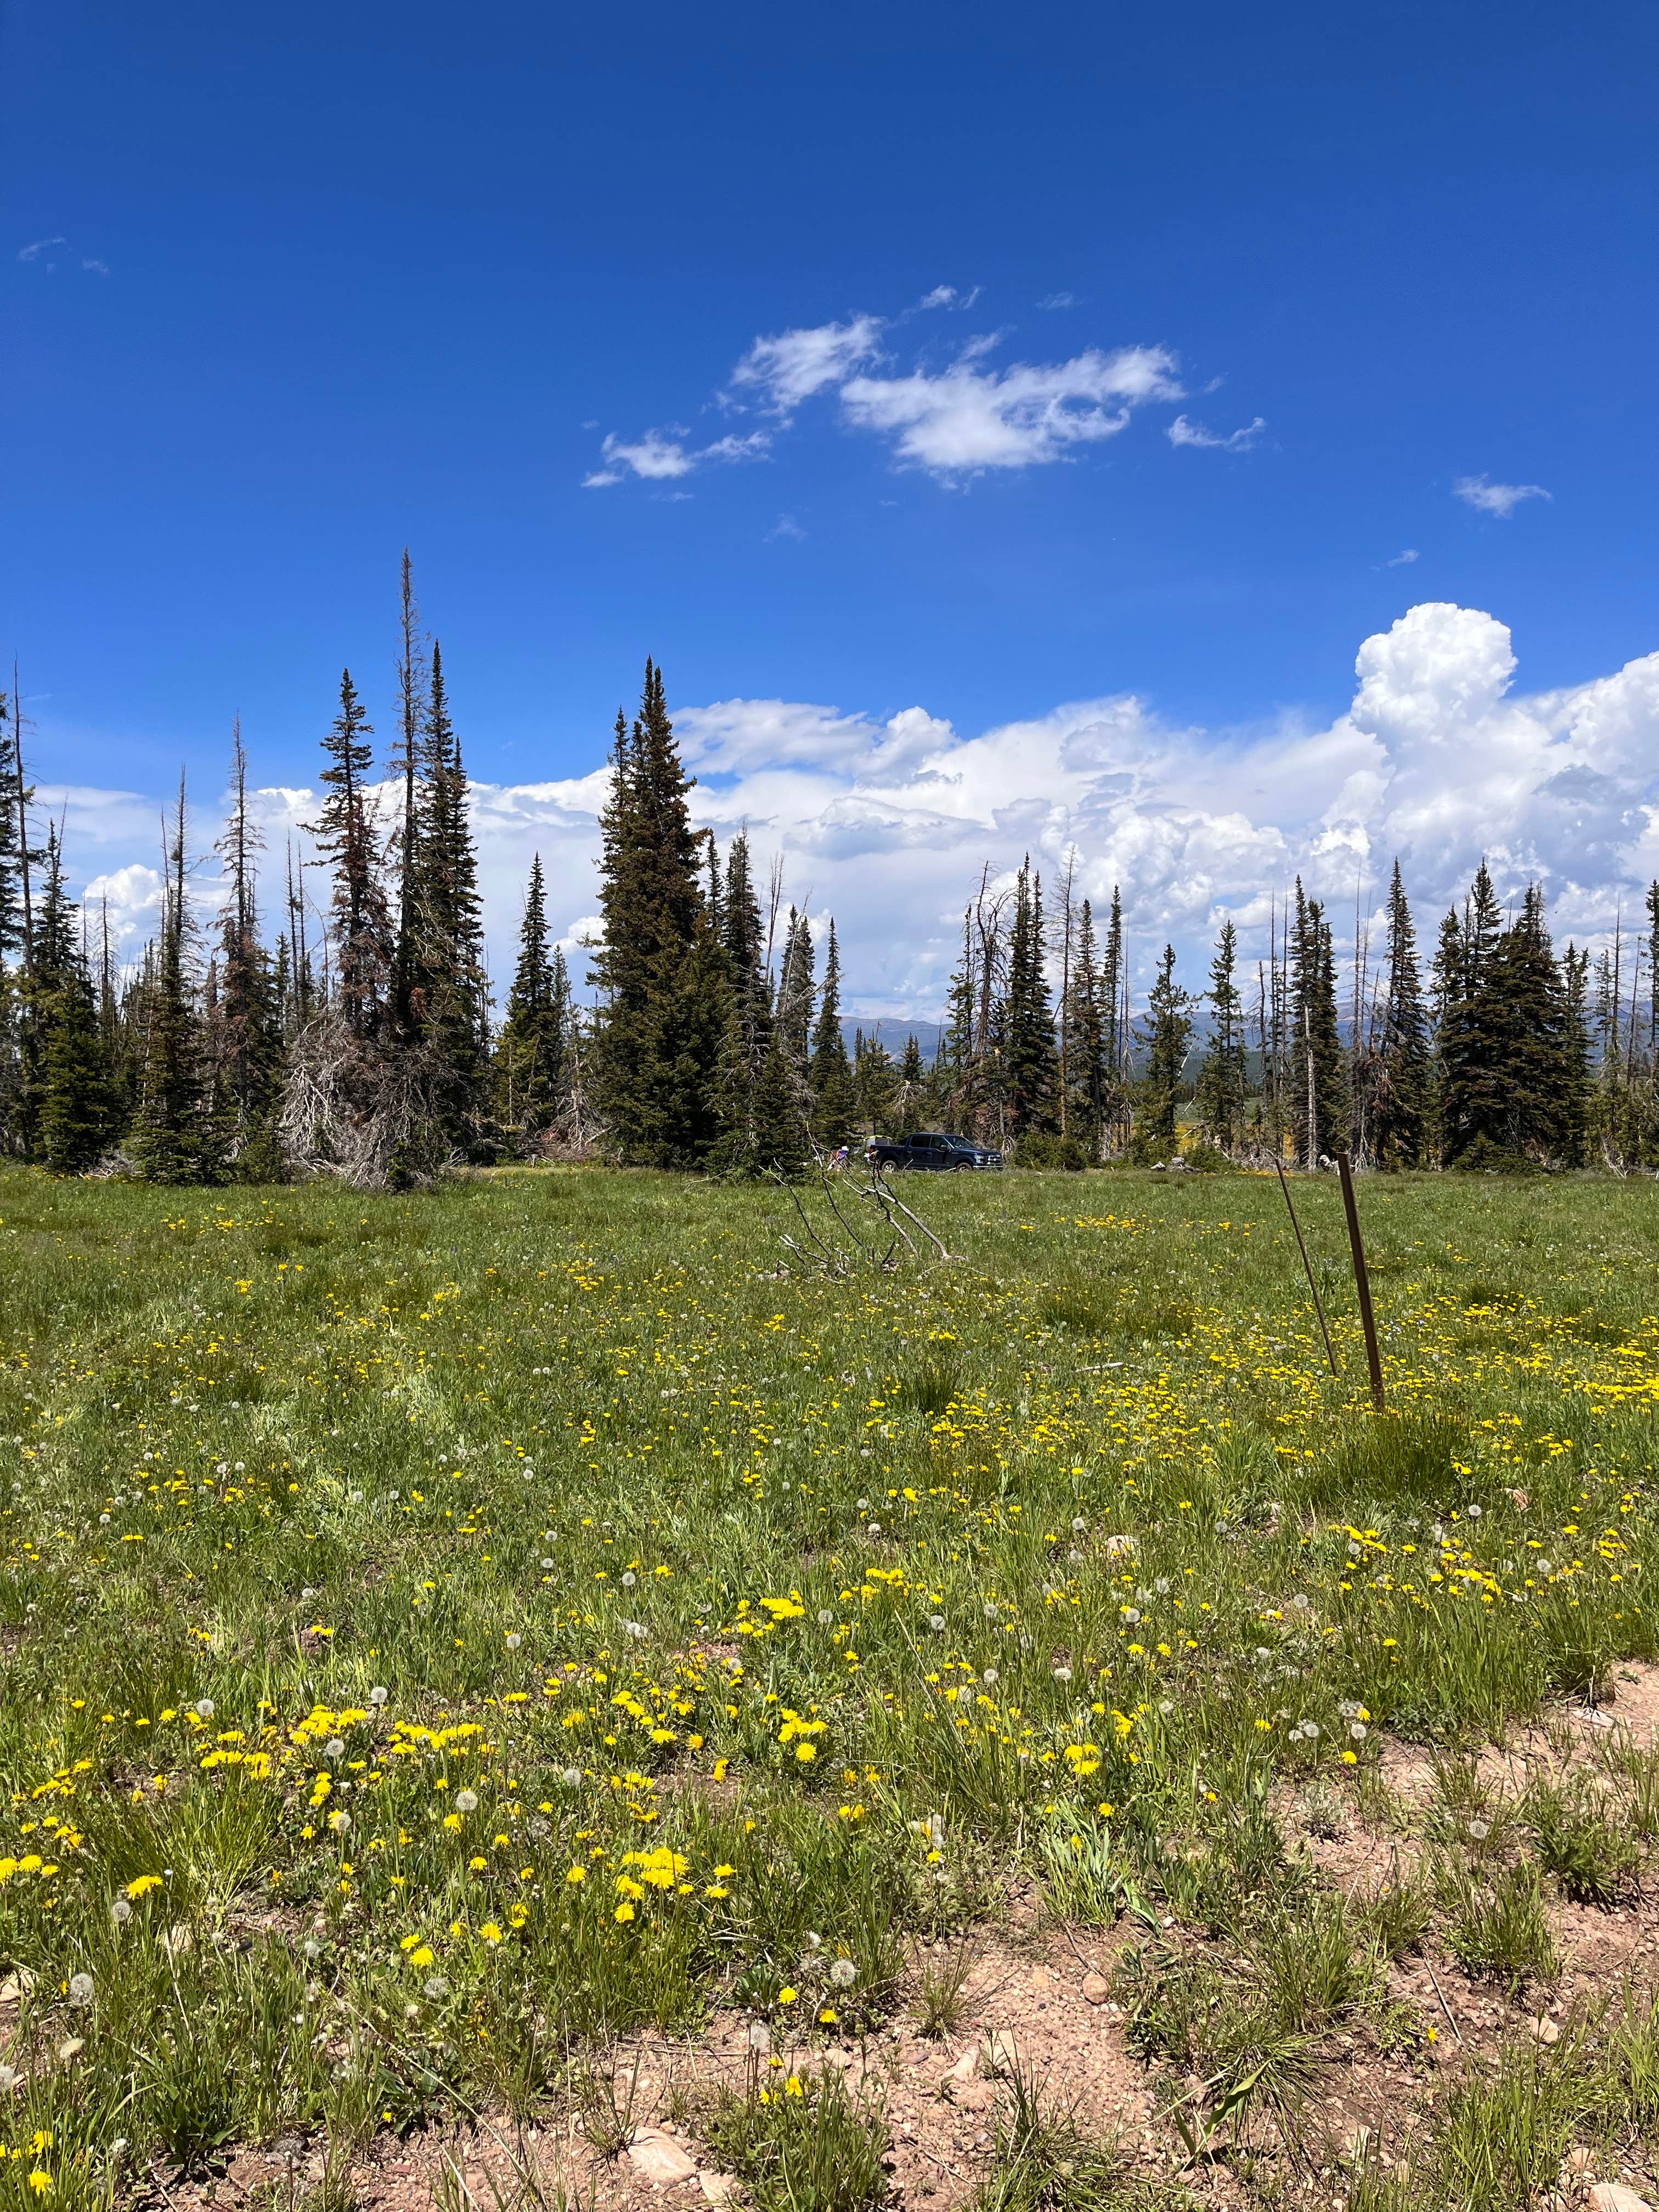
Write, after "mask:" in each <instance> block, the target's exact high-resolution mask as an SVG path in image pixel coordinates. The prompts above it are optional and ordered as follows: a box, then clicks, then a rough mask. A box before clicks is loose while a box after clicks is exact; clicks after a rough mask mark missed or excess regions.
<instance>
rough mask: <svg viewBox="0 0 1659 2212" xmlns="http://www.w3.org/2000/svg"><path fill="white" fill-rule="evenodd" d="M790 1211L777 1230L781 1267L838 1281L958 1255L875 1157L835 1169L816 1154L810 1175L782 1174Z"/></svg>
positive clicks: (937, 1262)
mask: <svg viewBox="0 0 1659 2212" xmlns="http://www.w3.org/2000/svg"><path fill="white" fill-rule="evenodd" d="M779 1187H780V1188H781V1191H782V1192H783V1193H784V1194H785V1195H786V1196H787V1198H788V1200H789V1201H790V1205H791V1208H792V1215H791V1217H790V1218H789V1222H788V1226H787V1228H781V1229H780V1230H779V1231H778V1242H779V1243H781V1245H782V1247H783V1249H784V1251H785V1253H786V1255H787V1257H786V1258H785V1259H784V1261H782V1263H781V1265H780V1266H779V1267H778V1268H777V1269H776V1270H775V1272H776V1273H778V1274H779V1275H793V1276H796V1277H798V1278H799V1279H801V1280H803V1281H805V1280H808V1279H814V1278H816V1279H831V1280H840V1279H846V1278H847V1277H849V1276H853V1275H866V1274H871V1275H892V1274H896V1273H898V1272H899V1270H900V1269H901V1268H902V1267H918V1268H921V1269H922V1270H923V1271H924V1272H927V1271H929V1270H931V1269H933V1268H934V1267H941V1266H943V1265H944V1264H945V1262H946V1261H951V1260H953V1259H956V1258H957V1257H958V1256H959V1255H957V1254H956V1253H954V1252H951V1251H950V1250H948V1249H946V1247H945V1243H944V1241H943V1239H942V1238H940V1237H937V1236H935V1234H934V1233H933V1231H932V1230H931V1229H930V1228H929V1227H928V1225H927V1223H926V1222H925V1221H924V1220H923V1219H922V1218H921V1215H920V1214H919V1213H918V1212H916V1211H915V1208H914V1207H913V1206H907V1205H906V1203H905V1201H904V1200H902V1198H901V1197H900V1196H899V1194H898V1193H897V1191H896V1190H895V1189H894V1188H893V1182H892V1178H891V1176H888V1175H884V1174H883V1172H882V1171H881V1170H880V1169H879V1168H878V1167H877V1166H876V1165H875V1164H874V1162H873V1161H872V1162H870V1163H869V1164H866V1166H865V1167H864V1168H862V1169H853V1168H850V1167H849V1168H844V1169H836V1168H831V1167H829V1165H828V1164H826V1163H825V1162H824V1161H823V1159H822V1158H819V1159H817V1161H816V1162H815V1163H814V1164H813V1166H812V1167H811V1170H809V1171H808V1173H807V1174H806V1175H805V1176H801V1177H798V1178H793V1179H786V1178H784V1177H780V1178H779Z"/></svg>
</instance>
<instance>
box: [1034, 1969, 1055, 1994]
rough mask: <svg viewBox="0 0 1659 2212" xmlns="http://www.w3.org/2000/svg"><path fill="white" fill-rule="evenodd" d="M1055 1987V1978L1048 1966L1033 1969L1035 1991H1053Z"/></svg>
mask: <svg viewBox="0 0 1659 2212" xmlns="http://www.w3.org/2000/svg"><path fill="white" fill-rule="evenodd" d="M1031 1987H1032V1988H1033V1989H1034V1990H1051V1989H1053V1987H1054V1976H1053V1975H1052V1974H1051V1973H1050V1972H1048V1968H1047V1967H1046V1966H1033V1967H1032V1969H1031Z"/></svg>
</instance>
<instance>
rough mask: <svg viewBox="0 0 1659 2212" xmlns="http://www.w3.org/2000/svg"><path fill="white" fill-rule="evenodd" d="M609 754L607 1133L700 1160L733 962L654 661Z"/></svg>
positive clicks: (716, 1117) (616, 1147) (604, 985)
mask: <svg viewBox="0 0 1659 2212" xmlns="http://www.w3.org/2000/svg"><path fill="white" fill-rule="evenodd" d="M611 761H612V781H611V798H610V800H609V802H608V804H607V805H606V807H605V812H604V814H603V815H602V816H601V817H600V828H601V860H600V878H601V888H600V906H601V909H602V911H603V914H604V916H605V939H604V943H603V944H602V945H600V947H599V950H598V951H597V953H596V956H595V958H594V963H593V975H594V980H595V981H597V982H598V984H599V988H600V991H601V993H602V994H603V1020H604V1028H603V1034H602V1039H601V1044H602V1050H601V1056H600V1063H599V1066H600V1076H601V1084H602V1092H601V1096H602V1101H603V1111H604V1115H605V1122H606V1125H607V1131H608V1138H609V1143H610V1146H611V1151H612V1152H613V1154H614V1155H615V1156H616V1158H618V1159H620V1160H623V1161H626V1162H629V1163H632V1164H638V1165H642V1166H656V1167H692V1166H696V1165H699V1164H702V1162H703V1161H704V1160H706V1159H707V1158H708V1157H709V1156H710V1154H711V1152H713V1151H714V1146H715V1145H716V1143H717V1142H718V1140H719V1138H720V1133H721V1125H720V1110H719V1098H718V1095H717V1084H716V1078H717V1072H718V1068H719V1063H720V1042H721V1037H722V1034H723V1032H724V1030H725V1027H726V1018H725V1017H726V962H725V959H724V957H723V955H722V948H721V947H720V945H719V944H718V942H717V941H716V939H715V935H714V928H713V927H712V926H711V923H712V918H711V916H710V915H709V914H708V907H707V902H706V900H705V897H704V894H703V890H702V884H701V883H700V881H699V878H698V868H697V852H698V845H699V839H698V837H697V835H696V831H694V829H692V826H691V817H690V811H689V809H688V808H687V805H686V798H687V794H688V793H689V792H690V789H691V782H690V779H689V778H688V777H687V776H686V775H685V773H684V769H683V768H682V766H681V763H680V756H679V749H678V745H677V744H675V741H674V732H673V725H672V723H671V721H670V720H669V716H668V708H667V704H666V701H665V695H664V690H663V682H662V676H661V671H659V669H658V668H657V667H656V666H655V665H654V664H653V663H652V662H651V661H648V660H647V663H646V670H645V688H644V694H643V696H642V699H641V708H640V713H639V715H638V717H637V718H636V720H635V723H634V725H633V727H632V729H631V731H630V730H629V729H628V728H627V726H626V725H625V723H624V722H623V717H622V716H621V715H618V717H617V745H616V749H615V750H614V752H613V754H612V757H611Z"/></svg>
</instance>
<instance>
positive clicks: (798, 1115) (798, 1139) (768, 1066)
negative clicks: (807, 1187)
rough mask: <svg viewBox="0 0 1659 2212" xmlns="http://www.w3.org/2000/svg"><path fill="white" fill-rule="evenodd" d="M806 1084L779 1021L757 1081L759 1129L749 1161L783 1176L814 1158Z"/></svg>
mask: <svg viewBox="0 0 1659 2212" xmlns="http://www.w3.org/2000/svg"><path fill="white" fill-rule="evenodd" d="M811 1152H812V1140H811V1130H810V1129H809V1127H808V1126H807V1118H806V1103H805V1088H804V1086H803V1085H802V1082H801V1079H800V1073H799V1070H798V1069H797V1068H796V1067H795V1066H794V1065H793V1061H792V1060H791V1059H790V1056H789V1050H788V1048H787V1045H786V1044H785V1042H784V1038H783V1031H782V1028H781V1025H780V1024H774V1026H773V1030H772V1036H771V1041H770V1042H769V1044H768V1046H767V1048H766V1058H765V1059H764V1060H763V1062H762V1063H761V1072H760V1078H759V1080H758V1081H757V1083H756V1085H755V1132H754V1139H753V1143H752V1146H751V1149H750V1160H749V1163H748V1164H750V1166H751V1168H753V1169H759V1170H764V1171H766V1172H768V1173H769V1174H773V1175H781V1176H795V1175H799V1173H800V1171H801V1170H802V1169H803V1168H804V1167H805V1165H806V1164H807V1162H808V1160H809V1159H810V1158H811Z"/></svg>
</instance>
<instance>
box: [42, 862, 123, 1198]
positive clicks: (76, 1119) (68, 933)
mask: <svg viewBox="0 0 1659 2212" xmlns="http://www.w3.org/2000/svg"><path fill="white" fill-rule="evenodd" d="M42 858H43V860H44V861H45V875H44V878H43V881H42V884H41V896H40V901H39V902H38V904H35V905H34V906H33V916H32V918H33V922H34V943H33V958H32V962H31V965H30V971H29V975H28V980H27V985H26V993H27V995H26V1000H25V1009H26V1018H27V1023H28V1026H29V1030H30V1032H31V1039H30V1042H31V1047H32V1051H31V1059H32V1061H33V1068H34V1070H35V1074H36V1092H35V1096H34V1098H33V1101H32V1102H31V1103H32V1117H31V1118H32V1122H33V1138H34V1150H35V1152H36V1155H37V1157H38V1158H40V1160H41V1162H42V1163H43V1164H45V1165H46V1167H48V1168H50V1169H52V1171H53V1172H54V1173H55V1174H58V1175H78V1174H80V1173H82V1170H85V1169H87V1168H89V1167H91V1166H92V1165H93V1164H94V1163H95V1162H96V1161H97V1160H98V1159H99V1158H100V1156H101V1155H102V1153H103V1152H104V1150H105V1148H106V1146H107V1144H108V1143H109V1141H110V1139H111V1138H112V1135H113V1134H114V1130H115V1117H114V1111H113V1107H114V1102H113V1100H112V1097H111V1095H110V1086H109V1079H108V1068H107V1065H106V1060H105V1057H104V1051H103V1046H102V1042H101V1040H100V1036H99V1034H98V1010H97V1004H96V1001H95V1000H94V997H93V994H92V985H91V981H90V980H89V978H88V974H87V963H86V958H85V955H84V953H83V951H82V948H81V946H80V945H79V944H78V943H77V941H76V932H75V919H76V908H75V906H74V904H73V902H71V901H70V898H69V897H68V896H67V894H66V893H65V891H64V874H63V855H62V853H61V851H60V850H59V848H58V833H57V830H56V829H55V827H54V828H52V829H49V830H48V832H47V836H46V847H45V848H44V852H43V854H42Z"/></svg>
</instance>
